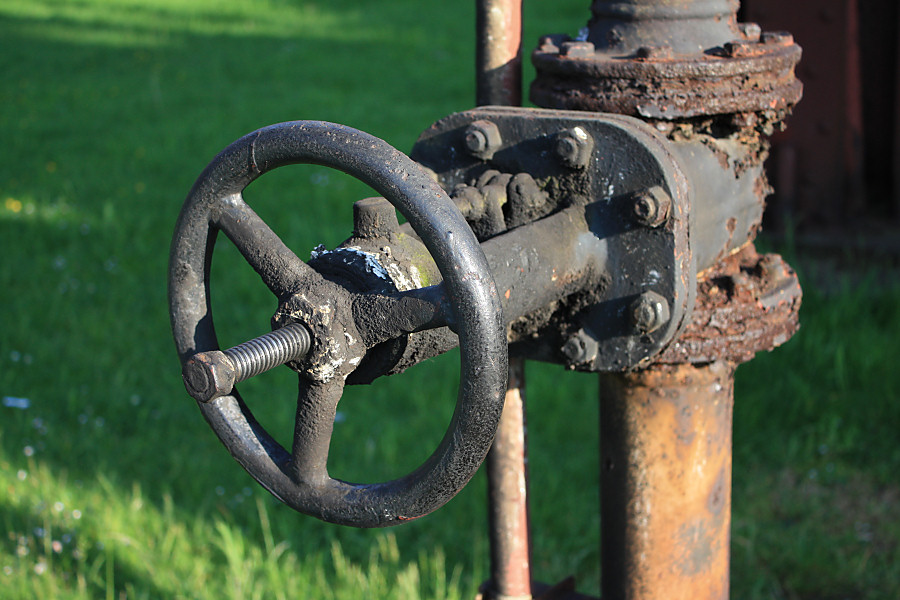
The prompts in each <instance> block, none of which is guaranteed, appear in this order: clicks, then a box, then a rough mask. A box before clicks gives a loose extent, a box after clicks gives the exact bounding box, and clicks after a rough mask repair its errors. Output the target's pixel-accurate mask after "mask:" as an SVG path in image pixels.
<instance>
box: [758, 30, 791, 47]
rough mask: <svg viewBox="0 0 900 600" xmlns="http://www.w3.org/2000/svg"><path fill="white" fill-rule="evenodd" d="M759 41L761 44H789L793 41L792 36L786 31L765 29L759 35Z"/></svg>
mask: <svg viewBox="0 0 900 600" xmlns="http://www.w3.org/2000/svg"><path fill="white" fill-rule="evenodd" d="M759 41H760V42H762V43H763V44H772V45H777V46H790V45H792V44H793V43H794V36H793V35H791V34H790V33H788V32H787V31H766V32H765V33H763V34H762V35H761V36H760V38H759Z"/></svg>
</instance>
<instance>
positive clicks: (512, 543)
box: [484, 359, 532, 600]
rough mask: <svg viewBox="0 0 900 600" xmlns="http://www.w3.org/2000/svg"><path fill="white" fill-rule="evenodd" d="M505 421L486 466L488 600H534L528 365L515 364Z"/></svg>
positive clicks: (503, 420)
mask: <svg viewBox="0 0 900 600" xmlns="http://www.w3.org/2000/svg"><path fill="white" fill-rule="evenodd" d="M509 364H510V368H509V384H508V389H507V392H506V402H505V404H504V406H503V416H502V417H501V418H500V426H499V427H498V428H497V435H496V436H494V444H493V446H491V450H490V452H488V456H487V460H486V462H485V465H486V466H487V476H488V519H489V523H490V543H491V579H490V581H489V583H488V585H487V588H486V590H485V595H484V598H485V600H531V598H532V589H531V536H530V531H529V520H528V463H527V456H528V439H527V425H526V417H525V363H524V361H523V360H521V359H511V360H510V363H509Z"/></svg>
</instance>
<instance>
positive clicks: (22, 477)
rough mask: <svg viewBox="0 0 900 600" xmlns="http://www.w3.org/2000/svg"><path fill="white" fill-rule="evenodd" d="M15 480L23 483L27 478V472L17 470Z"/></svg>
mask: <svg viewBox="0 0 900 600" xmlns="http://www.w3.org/2000/svg"><path fill="white" fill-rule="evenodd" d="M16 478H17V479H18V480H19V481H25V480H26V479H27V478H28V471H26V470H25V469H19V471H18V473H16Z"/></svg>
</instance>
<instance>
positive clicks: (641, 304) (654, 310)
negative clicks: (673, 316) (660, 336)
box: [631, 292, 670, 334]
mask: <svg viewBox="0 0 900 600" xmlns="http://www.w3.org/2000/svg"><path fill="white" fill-rule="evenodd" d="M669 319H670V314H669V302H668V301H667V300H666V299H665V298H663V297H662V296H661V295H659V294H657V293H656V292H644V293H643V294H641V295H640V296H639V297H638V299H637V300H635V301H634V302H633V303H632V304H631V324H632V326H633V327H634V330H635V332H636V333H639V334H648V333H653V332H654V331H656V330H657V329H659V328H660V327H662V326H663V325H665V324H666V323H668V321H669Z"/></svg>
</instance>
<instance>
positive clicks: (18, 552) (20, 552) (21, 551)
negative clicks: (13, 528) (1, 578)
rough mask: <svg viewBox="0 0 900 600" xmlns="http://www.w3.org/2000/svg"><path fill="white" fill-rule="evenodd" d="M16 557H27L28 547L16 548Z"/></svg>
mask: <svg viewBox="0 0 900 600" xmlns="http://www.w3.org/2000/svg"><path fill="white" fill-rule="evenodd" d="M16 556H28V546H16Z"/></svg>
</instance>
